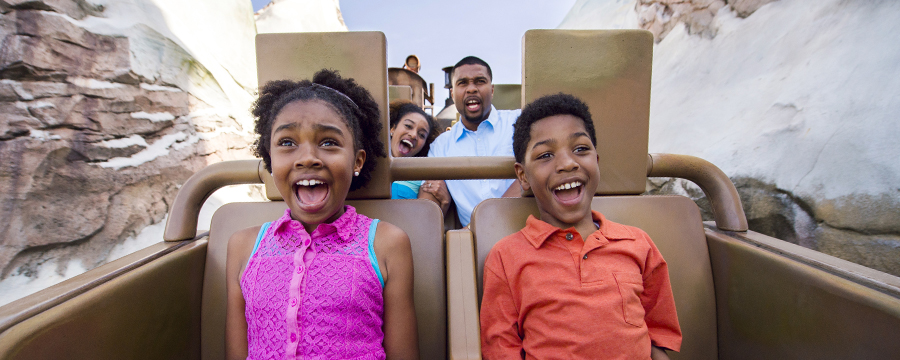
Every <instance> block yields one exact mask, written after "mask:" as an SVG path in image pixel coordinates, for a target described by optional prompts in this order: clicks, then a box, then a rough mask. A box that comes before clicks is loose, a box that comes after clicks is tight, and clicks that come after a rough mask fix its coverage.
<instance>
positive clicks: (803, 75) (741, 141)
mask: <svg viewBox="0 0 900 360" xmlns="http://www.w3.org/2000/svg"><path fill="white" fill-rule="evenodd" d="M898 18H900V3H897V2H892V1H867V2H847V1H839V0H822V1H815V2H808V1H799V0H779V1H718V0H717V1H710V0H684V1H648V0H631V1H625V0H579V1H578V2H577V3H576V4H575V6H574V7H573V9H572V11H571V12H570V13H569V15H568V16H567V17H566V19H565V20H564V21H563V23H562V24H561V25H560V28H581V29H598V28H644V29H648V30H650V31H652V32H653V33H654V35H655V36H656V40H657V42H658V43H657V45H656V46H655V49H654V60H653V84H652V99H651V112H650V144H649V147H650V148H649V151H650V152H663V153H680V154H690V155H694V156H699V157H701V158H704V159H707V160H709V161H711V162H712V163H714V164H716V165H717V166H719V167H720V168H722V170H723V171H725V173H726V174H729V176H731V177H732V180H733V181H734V182H735V184H736V186H737V188H738V192H739V193H740V194H741V200H742V202H743V204H744V208H745V211H746V212H747V216H748V220H749V222H750V228H751V229H752V230H755V231H759V232H762V233H765V234H768V235H771V236H775V237H778V238H781V239H784V240H786V241H791V242H795V243H798V244H801V245H803V246H806V247H809V248H813V249H818V250H820V251H823V252H825V253H828V254H831V255H835V256H838V257H841V258H844V259H847V260H850V261H853V262H856V263H859V264H863V265H866V266H869V267H872V268H875V269H878V270H882V271H885V272H888V273H891V274H894V275H900V161H897V159H898V158H900V140H898V139H900V122H898V121H896V119H897V118H898V117H900V99H898V98H897V97H896V96H894V94H898V93H900V83H898V82H896V81H893V80H888V79H895V78H898V77H900V47H897V46H896V44H895V42H896V41H894V40H893V39H892V37H891V36H887V35H884V34H895V33H897V32H898V31H900V25H898V23H897V21H896V19H898ZM648 190H649V192H650V193H679V194H684V195H688V196H691V197H693V198H695V199H696V200H698V203H699V204H700V205H701V206H703V204H704V203H705V199H703V196H702V193H701V192H700V191H699V189H698V188H696V186H694V185H693V184H689V183H686V182H684V181H682V180H672V179H651V181H650V182H649V183H648Z"/></svg>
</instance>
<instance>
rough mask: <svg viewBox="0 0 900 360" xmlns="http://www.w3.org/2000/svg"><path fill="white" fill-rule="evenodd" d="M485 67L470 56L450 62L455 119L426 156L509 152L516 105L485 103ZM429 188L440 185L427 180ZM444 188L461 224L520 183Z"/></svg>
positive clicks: (451, 183) (461, 183)
mask: <svg viewBox="0 0 900 360" xmlns="http://www.w3.org/2000/svg"><path fill="white" fill-rule="evenodd" d="M492 78H493V74H492V73H491V67H490V66H489V65H488V64H487V63H486V62H484V60H481V59H479V58H477V57H474V56H468V57H465V58H463V59H462V60H460V61H459V62H458V63H456V65H455V66H453V70H452V72H451V73H450V79H451V84H452V87H451V90H450V95H451V97H452V98H453V103H454V104H455V105H456V110H457V111H459V114H460V121H459V122H457V123H456V124H455V125H453V127H452V128H450V131H447V132H445V133H443V134H441V135H440V136H438V137H437V139H435V140H434V142H433V143H431V149H430V150H429V151H428V156H429V157H446V156H513V150H512V136H513V124H514V123H515V122H516V119H518V118H519V113H521V112H522V111H521V110H497V109H495V108H494V106H493V105H491V100H492V98H493V96H494V85H493V84H492V83H491V79H492ZM430 183H432V184H434V185H432V186H425V190H426V191H429V190H428V189H429V188H432V189H433V188H434V187H440V186H442V185H443V184H440V182H439V181H438V182H430ZM446 188H447V189H448V190H449V191H450V195H451V196H452V198H453V201H454V202H455V203H456V212H457V214H458V215H459V221H460V223H462V225H463V226H466V225H468V224H469V219H470V218H471V216H472V210H473V209H475V205H478V203H480V202H481V201H482V200H485V199H490V198H497V197H504V196H506V197H509V196H521V193H522V187H521V186H519V183H518V182H517V181H516V180H515V179H499V180H487V179H485V180H448V181H446Z"/></svg>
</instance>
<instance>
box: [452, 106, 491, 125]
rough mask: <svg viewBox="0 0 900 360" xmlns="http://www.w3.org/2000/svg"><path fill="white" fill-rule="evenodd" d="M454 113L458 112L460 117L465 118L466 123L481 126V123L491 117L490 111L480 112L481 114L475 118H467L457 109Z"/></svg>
mask: <svg viewBox="0 0 900 360" xmlns="http://www.w3.org/2000/svg"><path fill="white" fill-rule="evenodd" d="M456 112H458V113H459V115H460V116H462V117H464V118H466V121H468V122H470V123H473V124H475V125H478V124H481V122H482V121H485V120H487V118H488V117H489V116H490V115H491V113H490V109H483V110H481V114H478V116H477V117H469V116H468V115H466V113H465V112H460V111H459V109H456Z"/></svg>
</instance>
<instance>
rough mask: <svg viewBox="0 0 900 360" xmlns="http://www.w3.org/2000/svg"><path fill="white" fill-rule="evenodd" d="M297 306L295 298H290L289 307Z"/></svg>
mask: <svg viewBox="0 0 900 360" xmlns="http://www.w3.org/2000/svg"><path fill="white" fill-rule="evenodd" d="M294 306H297V298H291V307H294Z"/></svg>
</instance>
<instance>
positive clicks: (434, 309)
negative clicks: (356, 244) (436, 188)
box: [201, 200, 447, 359]
mask: <svg viewBox="0 0 900 360" xmlns="http://www.w3.org/2000/svg"><path fill="white" fill-rule="evenodd" d="M347 204H348V205H352V206H353V207H355V208H356V210H357V212H358V213H360V214H363V215H366V216H368V217H371V218H375V219H381V220H382V221H387V222H389V223H391V224H394V225H397V226H398V227H400V228H401V229H403V230H404V231H406V234H407V235H409V239H410V242H411V244H412V252H413V263H414V265H413V266H414V272H415V285H414V286H415V302H416V317H417V320H418V330H419V354H420V358H422V359H439V358H445V357H446V356H447V300H446V299H447V297H446V295H445V292H446V285H445V283H444V256H443V244H442V240H443V237H442V236H443V231H444V228H443V223H444V220H443V217H442V216H441V209H440V208H438V207H437V205H435V204H434V203H433V202H431V201H428V200H358V201H348V202H347ZM285 208H286V206H285V204H284V202H280V201H279V202H259V203H231V204H226V205H224V206H222V207H221V208H219V210H218V211H216V213H215V215H213V218H212V223H211V224H210V234H209V250H208V252H207V257H206V272H205V274H204V282H203V309H202V318H201V322H202V325H201V335H202V345H201V357H202V358H203V359H222V358H224V356H225V353H224V352H225V301H226V299H225V258H226V255H227V245H228V239H229V238H230V237H231V235H232V234H233V233H234V232H236V231H238V230H240V229H244V228H247V227H250V226H256V225H261V224H263V223H265V222H267V221H273V220H275V219H278V218H279V217H280V216H281V215H283V214H284V209H285Z"/></svg>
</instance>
